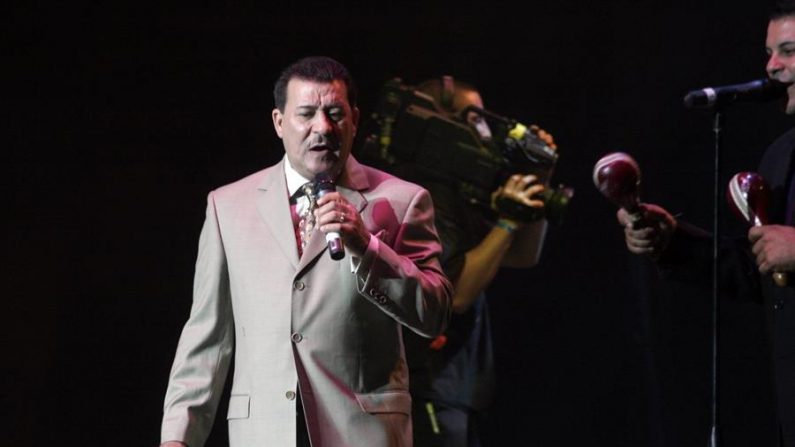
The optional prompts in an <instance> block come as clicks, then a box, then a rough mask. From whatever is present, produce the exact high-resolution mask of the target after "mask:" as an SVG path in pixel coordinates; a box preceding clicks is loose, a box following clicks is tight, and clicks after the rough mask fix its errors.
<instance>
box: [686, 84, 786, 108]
mask: <svg viewBox="0 0 795 447" xmlns="http://www.w3.org/2000/svg"><path fill="white" fill-rule="evenodd" d="M789 85H790V84H785V83H783V82H779V81H776V80H773V79H768V78H764V79H756V80H754V81H750V82H746V83H743V84H734V85H724V86H721V87H706V88H703V89H700V90H693V91H691V92H688V94H687V95H685V98H684V103H685V107H687V108H688V109H708V108H719V107H723V106H727V105H729V104H732V103H734V102H737V101H751V102H764V101H770V100H773V99H777V98H780V97H782V96H784V94H786V93H787V87H789Z"/></svg>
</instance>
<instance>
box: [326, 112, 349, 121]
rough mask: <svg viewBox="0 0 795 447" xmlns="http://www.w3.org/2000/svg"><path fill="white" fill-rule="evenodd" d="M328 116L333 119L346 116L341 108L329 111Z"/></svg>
mask: <svg viewBox="0 0 795 447" xmlns="http://www.w3.org/2000/svg"><path fill="white" fill-rule="evenodd" d="M328 116H329V118H331V119H332V121H340V120H342V119H343V118H345V113H343V112H342V111H341V110H333V111H331V112H329V114H328Z"/></svg>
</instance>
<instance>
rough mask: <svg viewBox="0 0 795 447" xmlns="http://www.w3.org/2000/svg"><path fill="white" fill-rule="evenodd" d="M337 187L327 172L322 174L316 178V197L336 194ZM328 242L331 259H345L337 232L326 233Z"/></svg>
mask: <svg viewBox="0 0 795 447" xmlns="http://www.w3.org/2000/svg"><path fill="white" fill-rule="evenodd" d="M336 190H337V187H336V186H335V185H334V180H333V179H332V178H331V176H330V175H329V174H328V173H327V172H321V173H319V174H317V175H316V176H315V197H317V198H318V199H319V198H321V197H323V196H324V195H326V194H328V193H330V192H334V191H336ZM326 242H327V243H328V252H329V254H330V255H331V259H333V260H335V261H339V260H340V259H342V258H344V257H345V246H344V245H342V238H340V234H339V233H338V232H336V231H329V232H328V233H326Z"/></svg>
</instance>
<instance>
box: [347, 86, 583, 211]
mask: <svg viewBox="0 0 795 447" xmlns="http://www.w3.org/2000/svg"><path fill="white" fill-rule="evenodd" d="M469 111H472V112H475V113H477V114H479V115H481V116H482V117H483V118H484V119H485V120H486V121H487V123H488V124H489V127H490V128H491V130H492V133H493V137H492V138H491V139H490V140H483V139H482V138H481V137H480V135H478V133H477V132H476V131H475V130H474V129H473V128H472V127H471V126H470V125H468V124H467V123H466V122H465V121H464V120H461V119H457V118H456V117H453V116H451V114H450V113H448V112H446V111H445V110H444V109H443V108H442V107H441V106H439V105H438V104H436V102H435V101H434V99H433V98H432V97H431V96H429V95H426V94H424V93H422V92H420V91H417V90H415V89H414V88H413V87H411V86H407V85H404V84H403V83H402V81H401V80H400V79H399V78H395V79H393V80H391V81H389V82H387V83H386V84H385V85H384V87H383V89H382V92H381V96H380V99H379V102H378V104H377V106H376V109H375V112H374V113H373V115H372V118H373V122H372V123H371V126H372V127H373V128H372V129H368V130H369V133H368V135H367V137H366V140H365V142H364V144H363V146H362V148H361V153H360V154H358V155H357V156H358V157H359V158H361V159H362V160H363V161H365V162H367V163H368V164H372V165H374V166H376V167H380V168H382V169H384V170H387V171H389V170H390V168H391V167H394V166H396V165H401V164H406V163H409V164H411V165H413V166H414V167H416V169H421V170H423V171H424V172H423V175H428V176H432V177H436V178H439V179H441V180H443V181H449V182H454V183H455V184H456V186H457V190H458V191H459V193H460V194H462V196H463V199H465V200H466V201H468V202H470V203H472V204H474V205H477V206H481V207H483V208H484V209H492V205H493V204H492V203H491V193H492V192H493V191H494V190H496V189H497V188H498V187H499V186H501V185H502V184H504V183H505V180H507V178H508V177H509V176H510V175H512V174H515V173H522V174H533V175H535V176H537V177H538V179H539V181H540V182H542V183H545V184H546V183H547V182H548V181H549V179H550V177H551V175H552V171H553V168H554V166H555V164H556V162H557V160H558V154H557V152H556V151H555V149H554V148H552V147H550V146H549V145H547V143H546V142H545V141H544V140H542V139H541V138H540V137H539V136H538V128H537V127H535V126H531V127H530V128H528V127H526V126H524V125H522V124H521V123H518V122H517V121H515V120H511V119H508V118H504V117H502V116H500V115H497V114H495V113H492V112H490V111H488V110H485V109H481V108H479V107H475V106H469V107H467V109H465V110H464V112H463V114H464V116H466V113H467V112H469ZM573 194H574V190H573V189H572V188H569V187H563V186H561V187H559V188H558V189H552V188H547V189H546V190H545V191H544V192H543V193H541V194H539V196H540V197H538V198H539V199H541V200H543V201H544V203H545V206H544V208H543V210H537V209H535V208H531V207H528V206H525V205H523V204H520V203H518V202H515V201H513V200H510V199H501V200H500V201H498V203H496V206H497V208H498V209H499V211H500V212H503V213H507V214H509V215H510V216H511V217H514V218H516V219H518V220H521V221H524V222H530V221H533V220H536V219H539V218H542V217H546V218H547V220H549V221H550V222H553V223H559V222H560V221H561V219H562V214H563V212H564V211H565V209H566V207H567V205H568V202H569V200H570V199H571V197H572V195H573Z"/></svg>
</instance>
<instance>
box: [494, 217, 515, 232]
mask: <svg viewBox="0 0 795 447" xmlns="http://www.w3.org/2000/svg"><path fill="white" fill-rule="evenodd" d="M494 226H496V227H500V228H502V229H503V230H505V231H507V232H508V233H513V232H514V231H516V228H518V227H519V226H518V225H516V223H515V222H513V221H510V220H508V219H498V220H497V223H495V224H494Z"/></svg>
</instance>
